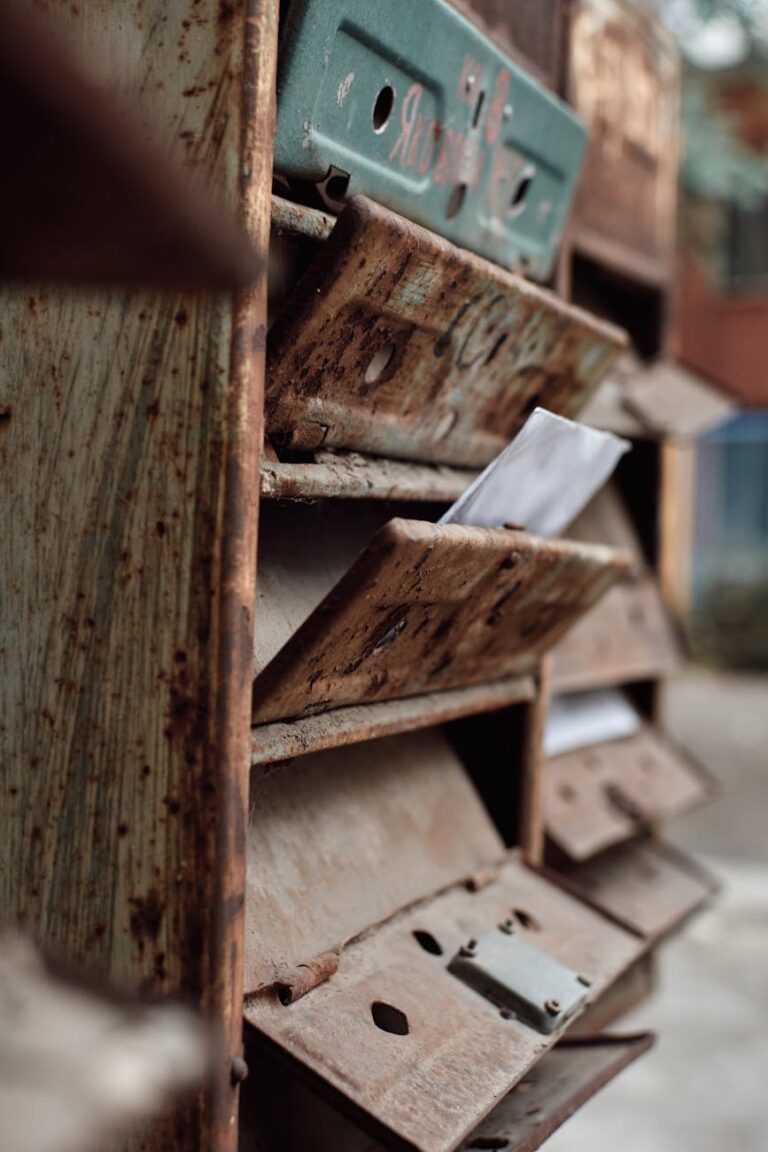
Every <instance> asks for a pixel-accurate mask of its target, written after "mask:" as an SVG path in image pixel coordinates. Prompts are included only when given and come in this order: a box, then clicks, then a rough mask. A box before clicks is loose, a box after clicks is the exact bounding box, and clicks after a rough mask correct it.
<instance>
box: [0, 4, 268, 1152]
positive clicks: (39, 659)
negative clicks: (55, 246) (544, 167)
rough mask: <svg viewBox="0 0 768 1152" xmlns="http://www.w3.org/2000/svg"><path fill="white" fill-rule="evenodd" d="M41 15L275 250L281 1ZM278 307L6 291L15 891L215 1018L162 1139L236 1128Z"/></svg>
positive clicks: (10, 908)
mask: <svg viewBox="0 0 768 1152" xmlns="http://www.w3.org/2000/svg"><path fill="white" fill-rule="evenodd" d="M26 7H27V8H28V9H29V10H30V11H32V9H34V10H35V15H36V17H39V18H40V19H41V20H46V21H47V20H49V19H50V20H51V21H53V22H54V24H53V30H52V32H51V35H52V36H53V37H54V38H55V40H56V42H57V43H60V44H67V45H70V47H71V50H72V51H73V53H74V54H75V55H76V56H77V59H78V60H82V59H83V58H84V59H85V62H86V63H85V65H84V67H85V68H86V70H89V69H90V70H93V69H98V71H99V84H100V85H101V84H106V85H107V86H108V87H109V91H110V93H111V94H113V95H114V97H115V99H116V100H117V101H118V103H120V104H121V106H122V105H123V103H124V104H125V105H127V106H128V107H129V109H130V114H131V116H132V118H134V122H135V121H136V120H138V121H139V122H140V124H141V126H142V127H141V131H142V132H146V135H147V136H148V137H150V138H151V139H153V140H154V142H155V146H157V147H159V148H160V149H161V151H162V152H163V154H164V155H166V156H168V157H171V158H172V159H173V160H174V161H175V162H177V163H179V162H184V163H186V164H187V165H188V166H189V167H190V168H193V169H195V171H196V173H197V175H199V176H200V178H201V179H203V180H205V181H206V183H207V185H208V186H209V189H210V191H211V193H212V195H214V197H215V198H216V199H217V200H218V201H219V202H220V203H221V204H223V205H224V207H225V209H226V210H227V211H229V212H231V213H233V214H234V213H238V212H239V213H240V214H241V215H242V217H243V219H244V222H245V224H246V228H247V231H248V233H249V235H250V238H251V241H252V242H253V244H254V246H255V247H256V249H257V250H259V251H262V252H263V251H264V249H265V247H266V238H267V231H268V225H269V193H268V185H269V170H270V147H271V124H270V120H271V115H270V112H271V104H272V100H273V92H274V54H275V39H276V32H277V28H276V24H277V5H276V4H275V3H272V2H271V0H269V2H267V3H258V4H256V3H255V2H254V3H250V2H248V3H243V4H232V5H229V4H227V5H223V4H220V3H219V2H218V0H199V2H195V3H192V2H189V3H188V2H187V0H180V2H178V3H174V4H170V5H169V4H167V3H164V2H161V0H136V2H135V3H134V2H131V3H125V4H121V5H114V4H112V3H110V2H108V0H92V2H91V3H89V4H87V5H79V6H78V5H76V4H74V5H69V4H67V5H59V4H54V5H27V6H26ZM58 175H60V173H57V172H56V171H53V172H48V173H47V175H46V188H47V190H48V195H49V197H50V198H52V200H55V199H56V197H57V196H58V195H59V194H60V192H61V191H62V189H61V187H60V184H57V177H58ZM174 209H175V211H176V212H177V213H178V214H179V215H183V213H184V205H183V204H181V203H178V204H176V205H175V206H174ZM265 295H266V294H265V290H264V285H263V284H261V283H258V284H256V285H255V286H254V289H253V292H252V293H251V292H250V291H249V292H248V294H245V295H243V296H242V297H241V298H239V299H238V300H236V301H233V297H232V293H230V292H229V291H227V292H226V293H224V294H208V295H194V294H190V293H186V294H179V293H170V292H169V293H166V294H159V293H157V292H150V291H134V292H128V291H121V290H114V291H110V292H107V291H103V290H96V289H89V290H87V291H85V290H83V291H79V292H77V293H75V292H68V291H65V290H57V291H55V292H54V291H42V290H41V289H39V288H38V287H34V286H29V285H25V286H24V288H23V289H18V290H15V289H14V290H10V289H6V290H4V292H3V299H2V316H3V320H2V328H3V340H2V343H1V344H0V361H1V366H0V388H1V389H2V395H0V409H3V410H4V411H6V419H5V420H3V421H2V427H0V466H1V468H2V484H1V485H0V490H1V491H2V498H1V499H0V525H2V534H3V537H4V538H5V539H6V540H13V541H14V542H15V543H14V546H13V548H5V549H3V550H2V557H1V558H0V567H1V568H2V572H1V574H0V584H2V588H3V595H2V598H1V599H2V603H1V604H0V648H2V651H3V658H2V661H0V712H2V725H0V762H2V766H3V773H4V787H3V789H2V791H1V792H0V809H1V811H0V831H1V833H2V835H0V841H1V842H2V859H0V903H2V908H3V914H4V916H5V917H6V918H7V919H10V920H19V919H20V920H22V921H23V922H25V923H26V924H27V925H28V926H29V928H30V930H31V931H32V932H34V934H35V936H36V937H37V938H38V939H40V940H42V941H43V943H44V944H45V945H46V947H48V948H50V949H51V951H53V952H55V954H56V955H57V956H58V957H60V958H62V959H63V960H65V961H68V962H70V963H72V964H73V965H76V966H82V965H83V964H84V963H85V962H86V961H87V963H88V964H89V965H90V966H92V968H93V969H94V971H96V972H98V973H101V974H102V975H105V976H109V977H110V978H111V979H112V980H113V981H114V982H115V983H116V984H119V985H120V986H122V987H124V988H127V989H136V988H141V989H142V990H144V991H146V992H147V993H148V994H150V995H152V996H172V997H178V998H180V999H183V1000H185V1001H188V1002H189V1003H191V1004H195V1005H198V1006H199V1007H200V1008H201V1009H202V1010H203V1012H204V1013H205V1015H206V1016H207V1017H208V1018H209V1019H215V1020H216V1022H217V1026H218V1030H219V1034H220V1036H221V1039H222V1043H224V1044H225V1045H226V1048H225V1058H223V1059H221V1060H220V1061H217V1063H216V1067H215V1069H214V1071H213V1075H212V1077H211V1081H210V1084H209V1086H208V1090H206V1091H204V1092H201V1093H199V1095H197V1096H196V1097H195V1099H194V1100H192V1101H191V1102H190V1104H189V1107H188V1108H186V1109H185V1110H184V1112H183V1114H181V1115H179V1116H176V1117H173V1118H167V1117H166V1118H164V1120H163V1121H162V1122H161V1123H158V1124H157V1125H156V1126H154V1127H152V1129H150V1130H149V1131H144V1132H142V1134H141V1136H140V1137H137V1138H136V1143H135V1145H134V1146H135V1147H137V1148H138V1147H141V1149H142V1150H143V1152H149V1150H156V1149H168V1148H170V1147H173V1148H174V1149H175V1150H178V1152H191V1150H193V1149H194V1152H198V1150H200V1152H211V1150H212V1149H215V1150H216V1152H230V1150H231V1149H233V1148H234V1145H235V1138H236V1125H235V1112H236V1104H237V1096H236V1090H235V1088H234V1085H233V1083H232V1080H231V1076H230V1061H231V1060H232V1059H233V1058H234V1059H236V1058H237V1056H238V1055H239V1052H240V1045H241V1036H242V987H243V981H242V964H243V904H244V886H245V876H244V872H245V826H246V820H247V763H248V734H249V718H250V688H251V679H252V665H251V632H252V627H253V617H252V612H253V604H254V593H255V588H254V584H255V568H256V563H255V561H256V503H257V498H258V475H259V472H258V464H259V461H258V455H259V446H260V444H261V442H262V436H261V428H260V414H261V412H260V409H261V403H260V400H261V383H262V374H263V348H264V342H265V341H264V327H263V325H264V319H265V318H264V314H263V309H264V303H265Z"/></svg>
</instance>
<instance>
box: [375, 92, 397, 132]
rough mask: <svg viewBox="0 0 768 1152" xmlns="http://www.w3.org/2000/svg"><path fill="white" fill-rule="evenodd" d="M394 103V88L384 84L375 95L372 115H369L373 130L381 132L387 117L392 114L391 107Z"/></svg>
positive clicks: (387, 120) (385, 124)
mask: <svg viewBox="0 0 768 1152" xmlns="http://www.w3.org/2000/svg"><path fill="white" fill-rule="evenodd" d="M394 104H395V90H394V88H392V87H391V86H390V85H389V84H385V85H384V87H383V88H382V89H381V91H380V92H379V94H378V96H377V97H376V103H375V104H374V106H373V115H372V116H371V123H372V124H373V130H374V132H383V131H384V129H385V128H386V126H387V124H389V118H390V116H391V115H392V109H393V107H394Z"/></svg>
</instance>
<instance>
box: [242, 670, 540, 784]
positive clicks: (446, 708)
mask: <svg viewBox="0 0 768 1152" xmlns="http://www.w3.org/2000/svg"><path fill="white" fill-rule="evenodd" d="M535 693H536V688H535V684H534V680H533V677H532V676H513V677H511V678H509V679H505V680H497V681H495V682H493V683H490V684H479V685H474V686H472V687H468V688H454V689H448V690H447V691H445V692H434V693H431V694H430V695H426V696H411V697H408V698H407V699H405V700H391V701H386V702H384V703H381V704H359V705H352V706H350V707H346V708H337V709H334V710H333V711H331V712H324V713H322V714H321V715H318V716H306V717H304V718H302V719H299V720H288V721H277V722H275V723H272V724H263V725H260V726H258V727H255V728H252V729H251V767H252V768H256V767H263V766H264V765H267V764H272V763H273V762H274V761H280V760H287V759H291V758H293V757H295V756H307V755H309V753H311V752H321V751H323V750H324V749H327V748H338V747H341V746H342V745H345V744H360V743H363V742H364V741H366V740H374V739H376V738H378V737H381V736H392V735H395V734H397V733H400V732H413V731H416V730H417V729H419V728H432V727H434V726H436V725H438V724H446V723H448V721H450V720H458V719H460V718H461V717H462V716H472V715H476V714H477V713H482V712H493V711H496V710H497V709H499V708H508V707H509V706H510V705H512V704H521V703H527V702H529V701H531V700H533V699H534V696H535Z"/></svg>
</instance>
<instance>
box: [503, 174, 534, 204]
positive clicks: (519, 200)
mask: <svg viewBox="0 0 768 1152" xmlns="http://www.w3.org/2000/svg"><path fill="white" fill-rule="evenodd" d="M533 177H534V173H533V171H531V169H528V170H527V171H525V172H523V174H522V176H521V177H520V179H519V181H518V183H517V185H516V186H515V190H514V191H513V193H512V195H511V197H510V200H509V215H510V216H520V214H521V213H522V212H524V211H525V206H526V204H527V202H528V193H529V192H530V190H531V185H532V184H533Z"/></svg>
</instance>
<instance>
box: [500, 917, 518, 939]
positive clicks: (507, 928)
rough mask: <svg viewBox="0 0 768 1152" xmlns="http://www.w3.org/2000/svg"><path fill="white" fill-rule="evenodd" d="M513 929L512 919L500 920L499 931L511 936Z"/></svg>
mask: <svg viewBox="0 0 768 1152" xmlns="http://www.w3.org/2000/svg"><path fill="white" fill-rule="evenodd" d="M514 931H515V922H514V920H504V921H502V923H501V924H499V932H504V934H505V935H507V936H511V935H512V933H513V932H514Z"/></svg>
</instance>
